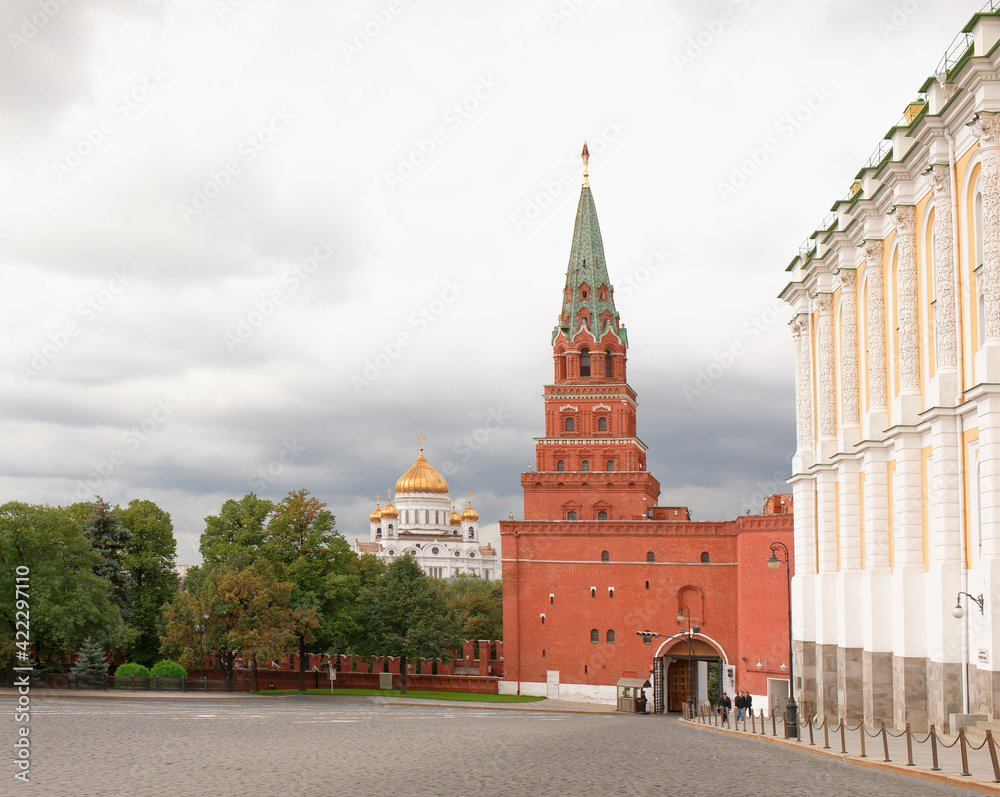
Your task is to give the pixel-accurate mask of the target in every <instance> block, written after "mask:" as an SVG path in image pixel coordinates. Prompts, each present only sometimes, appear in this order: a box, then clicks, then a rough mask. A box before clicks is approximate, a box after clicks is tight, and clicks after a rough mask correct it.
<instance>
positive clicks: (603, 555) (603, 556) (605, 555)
mask: <svg viewBox="0 0 1000 797" xmlns="http://www.w3.org/2000/svg"><path fill="white" fill-rule="evenodd" d="M601 561H602V562H610V561H611V554H609V553H608V552H607V551H601Z"/></svg>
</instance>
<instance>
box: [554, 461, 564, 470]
mask: <svg viewBox="0 0 1000 797" xmlns="http://www.w3.org/2000/svg"><path fill="white" fill-rule="evenodd" d="M556 470H558V471H563V470H566V463H565V462H564V461H563V460H561V459H560V460H559V461H558V462H557V463H556Z"/></svg>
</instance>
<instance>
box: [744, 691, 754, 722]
mask: <svg viewBox="0 0 1000 797" xmlns="http://www.w3.org/2000/svg"><path fill="white" fill-rule="evenodd" d="M743 696H744V703H745V709H744V715H743V716H744V717H753V697H752V696H751V695H750V693H749V692H744V693H743Z"/></svg>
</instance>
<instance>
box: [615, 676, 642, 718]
mask: <svg viewBox="0 0 1000 797" xmlns="http://www.w3.org/2000/svg"><path fill="white" fill-rule="evenodd" d="M647 686H649V681H648V680H644V679H642V678H619V679H618V710H619V711H627V712H628V713H630V714H635V713H636V712H638V711H640V708H639V707H640V706H642V708H641V711H642V712H643V713H645V711H646V699H645V697H644V696H643V694H642V690H643V689H644V688H645V687H647Z"/></svg>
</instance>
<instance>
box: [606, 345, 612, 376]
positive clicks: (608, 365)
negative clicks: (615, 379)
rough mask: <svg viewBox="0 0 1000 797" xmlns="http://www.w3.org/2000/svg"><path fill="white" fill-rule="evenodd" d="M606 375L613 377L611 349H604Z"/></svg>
mask: <svg viewBox="0 0 1000 797" xmlns="http://www.w3.org/2000/svg"><path fill="white" fill-rule="evenodd" d="M604 377H605V378H606V379H610V378H611V349H605V350H604Z"/></svg>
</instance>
